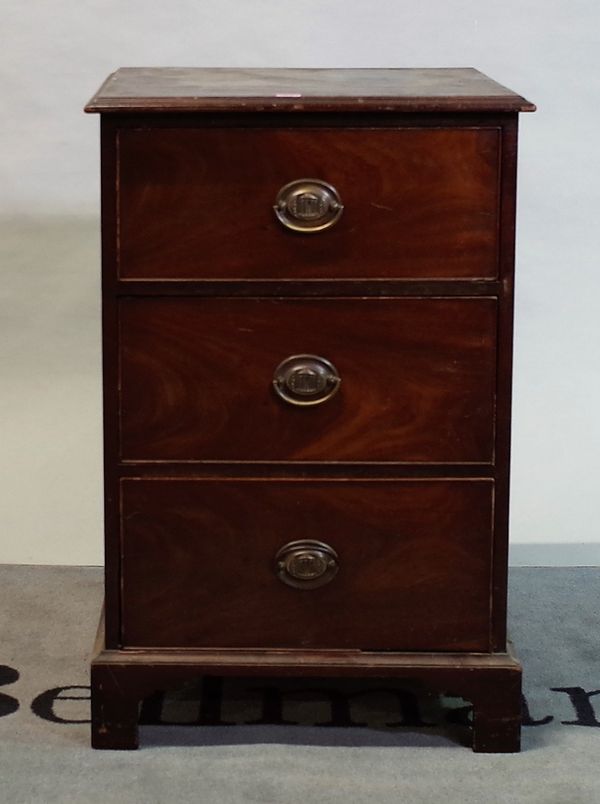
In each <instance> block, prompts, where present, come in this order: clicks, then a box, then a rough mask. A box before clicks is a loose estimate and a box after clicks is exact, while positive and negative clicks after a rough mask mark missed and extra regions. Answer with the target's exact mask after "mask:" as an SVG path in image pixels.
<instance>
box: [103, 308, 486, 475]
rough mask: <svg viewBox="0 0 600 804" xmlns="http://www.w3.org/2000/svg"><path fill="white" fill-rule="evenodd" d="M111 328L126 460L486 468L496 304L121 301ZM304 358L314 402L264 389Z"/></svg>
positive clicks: (122, 453)
mask: <svg viewBox="0 0 600 804" xmlns="http://www.w3.org/2000/svg"><path fill="white" fill-rule="evenodd" d="M120 330H121V356H120V381H119V385H120V408H121V410H120V427H121V455H122V458H123V459H124V460H163V461H164V460H186V461H187V460H192V461H193V460H197V461H203V460H220V461H401V462H449V463H453V462H480V463H489V462H492V461H493V452H494V449H493V447H494V397H495V369H496V366H495V336H496V301H495V300H494V299H488V298H479V299H472V298H471V299H456V298H455V299H448V298H446V299H408V298H404V299H377V298H371V299H320V300H313V299H204V298H129V299H124V300H122V301H121V306H120ZM303 354H306V355H312V356H317V357H322V358H324V359H325V360H326V361H329V362H330V363H331V364H333V367H335V370H337V372H338V374H339V377H340V378H341V383H340V385H339V390H338V391H337V393H335V394H334V395H332V396H331V397H330V398H328V399H326V400H325V401H323V402H321V403H320V404H314V405H308V406H306V405H296V404H294V400H292V401H291V402H290V401H286V400H284V399H283V398H281V397H280V396H279V395H278V393H276V391H275V389H274V386H273V378H274V374H275V371H276V369H277V367H278V366H279V365H280V364H281V363H282V361H285V359H286V358H288V357H290V356H296V355H303ZM300 379H302V378H300ZM300 390H302V389H300ZM296 401H297V400H296ZM300 401H303V400H302V398H300Z"/></svg>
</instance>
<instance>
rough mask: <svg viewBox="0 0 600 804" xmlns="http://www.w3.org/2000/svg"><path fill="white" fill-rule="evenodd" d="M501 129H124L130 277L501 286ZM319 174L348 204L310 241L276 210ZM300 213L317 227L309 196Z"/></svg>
mask: <svg viewBox="0 0 600 804" xmlns="http://www.w3.org/2000/svg"><path fill="white" fill-rule="evenodd" d="M499 133H500V129H498V128H492V127H489V128H466V127H464V128H460V127H456V128H451V127H448V128H394V129H392V128H386V129H382V128H354V129H348V128H296V129H284V128H265V129H259V128H245V129H240V128H185V127H182V128H154V129H127V128H125V129H121V130H120V131H119V134H118V194H117V195H118V210H117V215H118V260H119V273H120V276H121V277H122V278H124V279H202V278H210V279H276V280H279V279H353V278H361V277H364V278H382V279H391V278H401V279H411V278H413V279H428V278H431V279H452V278H456V279H460V278H479V279H493V278H495V277H496V276H497V251H498V216H499V151H500V147H499V144H500V136H499ZM307 178H308V179H318V180H321V181H323V182H327V183H328V184H329V185H332V186H333V187H334V188H335V190H337V192H338V193H339V197H340V199H341V203H342V204H343V207H344V209H343V212H342V214H341V216H340V217H339V220H337V222H336V223H335V224H334V225H333V226H331V227H330V228H328V229H324V230H321V231H318V232H310V233H306V232H302V233H300V232H296V231H291V230H290V229H288V228H286V227H285V226H284V225H283V224H282V223H281V222H280V221H279V220H278V219H277V217H276V214H275V211H274V205H275V202H276V198H277V195H278V192H279V190H280V189H281V188H282V187H283V186H285V185H287V184H289V183H290V182H293V181H296V180H300V179H307ZM304 201H305V202H306V198H305V199H304ZM296 211H298V210H296ZM300 214H303V215H305V216H306V215H307V216H308V220H309V221H310V215H311V214H314V209H313V211H312V212H311V205H310V199H309V202H308V204H306V203H305V204H304V210H300Z"/></svg>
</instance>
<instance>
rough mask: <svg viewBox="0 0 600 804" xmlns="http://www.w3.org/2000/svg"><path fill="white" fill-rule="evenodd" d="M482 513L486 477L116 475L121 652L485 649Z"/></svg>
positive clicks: (488, 503) (488, 512) (486, 577)
mask: <svg viewBox="0 0 600 804" xmlns="http://www.w3.org/2000/svg"><path fill="white" fill-rule="evenodd" d="M492 508H493V483H492V481H489V480H446V479H443V480H344V481H341V480H302V479H286V480H264V479H261V480H255V479H251V480H237V479H236V480H205V479H201V480H198V479H170V480H163V479H160V480H159V479H151V480H148V479H127V480H123V481H122V500H121V510H122V534H121V539H122V568H121V570H122V600H121V605H122V610H121V627H122V644H123V646H124V647H131V648H134V647H157V648H167V647H182V648H194V647H213V648H215V647H217V648H218V647H238V648H239V647H281V648H361V649H365V650H367V649H378V650H381V649H384V650H385V649H388V650H409V651H410V650H465V651H467V650H469V651H486V650H488V649H489V631H490V573H491V540H492ZM306 540H316V541H317V542H318V543H320V546H319V545H316V546H315V545H314V544H308V545H307V544H305V543H304V544H302V543H301V544H297V545H293V544H292V545H291V546H290V547H289V548H288V549H287V551H286V550H284V551H283V552H281V548H282V547H285V546H286V545H289V543H293V542H306ZM328 548H331V552H330V551H329V549H328ZM290 584H292V585H290Z"/></svg>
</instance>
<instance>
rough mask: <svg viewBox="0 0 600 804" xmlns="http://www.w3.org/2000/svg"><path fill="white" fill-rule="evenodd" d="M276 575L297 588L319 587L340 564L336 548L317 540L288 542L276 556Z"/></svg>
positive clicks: (335, 571)
mask: <svg viewBox="0 0 600 804" xmlns="http://www.w3.org/2000/svg"><path fill="white" fill-rule="evenodd" d="M275 563H276V567H277V575H278V577H279V579H280V580H281V581H283V583H285V584H287V585H288V586H293V587H295V588H296V589H316V588H317V587H319V586H323V585H324V584H326V583H329V581H331V580H332V578H333V577H334V576H335V575H336V573H337V571H338V569H339V564H338V556H337V553H336V552H335V550H334V549H333V547H330V546H329V545H328V544H325V542H317V541H315V540H314V539H302V540H300V541H296V542H288V544H286V545H284V546H283V547H282V548H281V549H280V550H279V551H278V552H277V555H276V556H275Z"/></svg>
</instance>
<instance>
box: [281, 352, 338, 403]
mask: <svg viewBox="0 0 600 804" xmlns="http://www.w3.org/2000/svg"><path fill="white" fill-rule="evenodd" d="M341 381H342V380H341V377H340V375H339V374H338V371H337V369H336V367H335V366H334V365H333V363H330V361H329V360H326V359H325V358H324V357H319V356H318V355H292V356H291V357H287V358H286V359H285V360H284V361H283V362H281V363H280V364H279V365H278V366H277V368H276V369H275V374H274V376H273V387H274V389H275V393H276V394H277V395H278V396H279V397H281V399H283V400H284V401H285V402H289V404H290V405H301V406H307V405H320V404H322V403H323V402H326V401H327V400H328V399H331V397H332V396H333V395H334V394H335V393H336V392H337V390H338V388H339V387H340V383H341Z"/></svg>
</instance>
